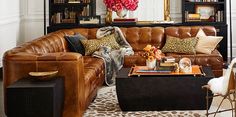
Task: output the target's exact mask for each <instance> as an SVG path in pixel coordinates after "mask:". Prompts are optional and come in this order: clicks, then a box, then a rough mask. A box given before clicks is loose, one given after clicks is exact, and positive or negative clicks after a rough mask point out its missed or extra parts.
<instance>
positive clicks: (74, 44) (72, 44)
mask: <svg viewBox="0 0 236 117" xmlns="http://www.w3.org/2000/svg"><path fill="white" fill-rule="evenodd" d="M65 39H66V41H67V42H68V46H69V50H70V51H71V52H78V53H80V54H82V55H84V54H85V50H84V46H83V45H82V43H81V42H80V40H87V39H86V38H85V37H84V36H83V35H81V34H79V33H78V34H76V35H70V36H68V35H66V36H65Z"/></svg>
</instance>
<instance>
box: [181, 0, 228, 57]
mask: <svg viewBox="0 0 236 117" xmlns="http://www.w3.org/2000/svg"><path fill="white" fill-rule="evenodd" d="M226 11H227V8H226V0H182V24H183V25H196V26H201V25H210V26H214V27H216V31H217V35H219V36H223V37H224V38H223V40H222V41H221V42H220V43H219V47H218V50H219V51H220V53H221V54H222V56H223V58H224V60H225V61H227V57H228V54H227V47H228V46H227V39H228V37H227V30H228V29H227V23H226V22H227V17H226Z"/></svg>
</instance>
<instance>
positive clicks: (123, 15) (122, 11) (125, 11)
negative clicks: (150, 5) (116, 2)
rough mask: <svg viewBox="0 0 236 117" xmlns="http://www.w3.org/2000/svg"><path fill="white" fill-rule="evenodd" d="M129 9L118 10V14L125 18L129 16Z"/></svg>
mask: <svg viewBox="0 0 236 117" xmlns="http://www.w3.org/2000/svg"><path fill="white" fill-rule="evenodd" d="M127 13H128V10H127V9H123V10H121V11H117V12H116V15H117V16H118V17H119V18H121V19H125V18H126V16H127Z"/></svg>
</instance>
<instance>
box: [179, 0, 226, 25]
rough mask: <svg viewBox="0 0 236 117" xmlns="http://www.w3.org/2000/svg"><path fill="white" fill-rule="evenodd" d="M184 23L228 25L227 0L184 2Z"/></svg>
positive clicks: (185, 0)
mask: <svg viewBox="0 0 236 117" xmlns="http://www.w3.org/2000/svg"><path fill="white" fill-rule="evenodd" d="M182 22H183V23H195V24H199V23H200V24H204V23H207V24H208V23H210V24H226V0H182Z"/></svg>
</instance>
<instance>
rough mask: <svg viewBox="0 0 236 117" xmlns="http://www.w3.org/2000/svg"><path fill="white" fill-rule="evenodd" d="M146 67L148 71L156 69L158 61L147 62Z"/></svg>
mask: <svg viewBox="0 0 236 117" xmlns="http://www.w3.org/2000/svg"><path fill="white" fill-rule="evenodd" d="M146 66H147V67H148V69H152V70H153V69H154V68H155V67H156V59H154V60H146Z"/></svg>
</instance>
